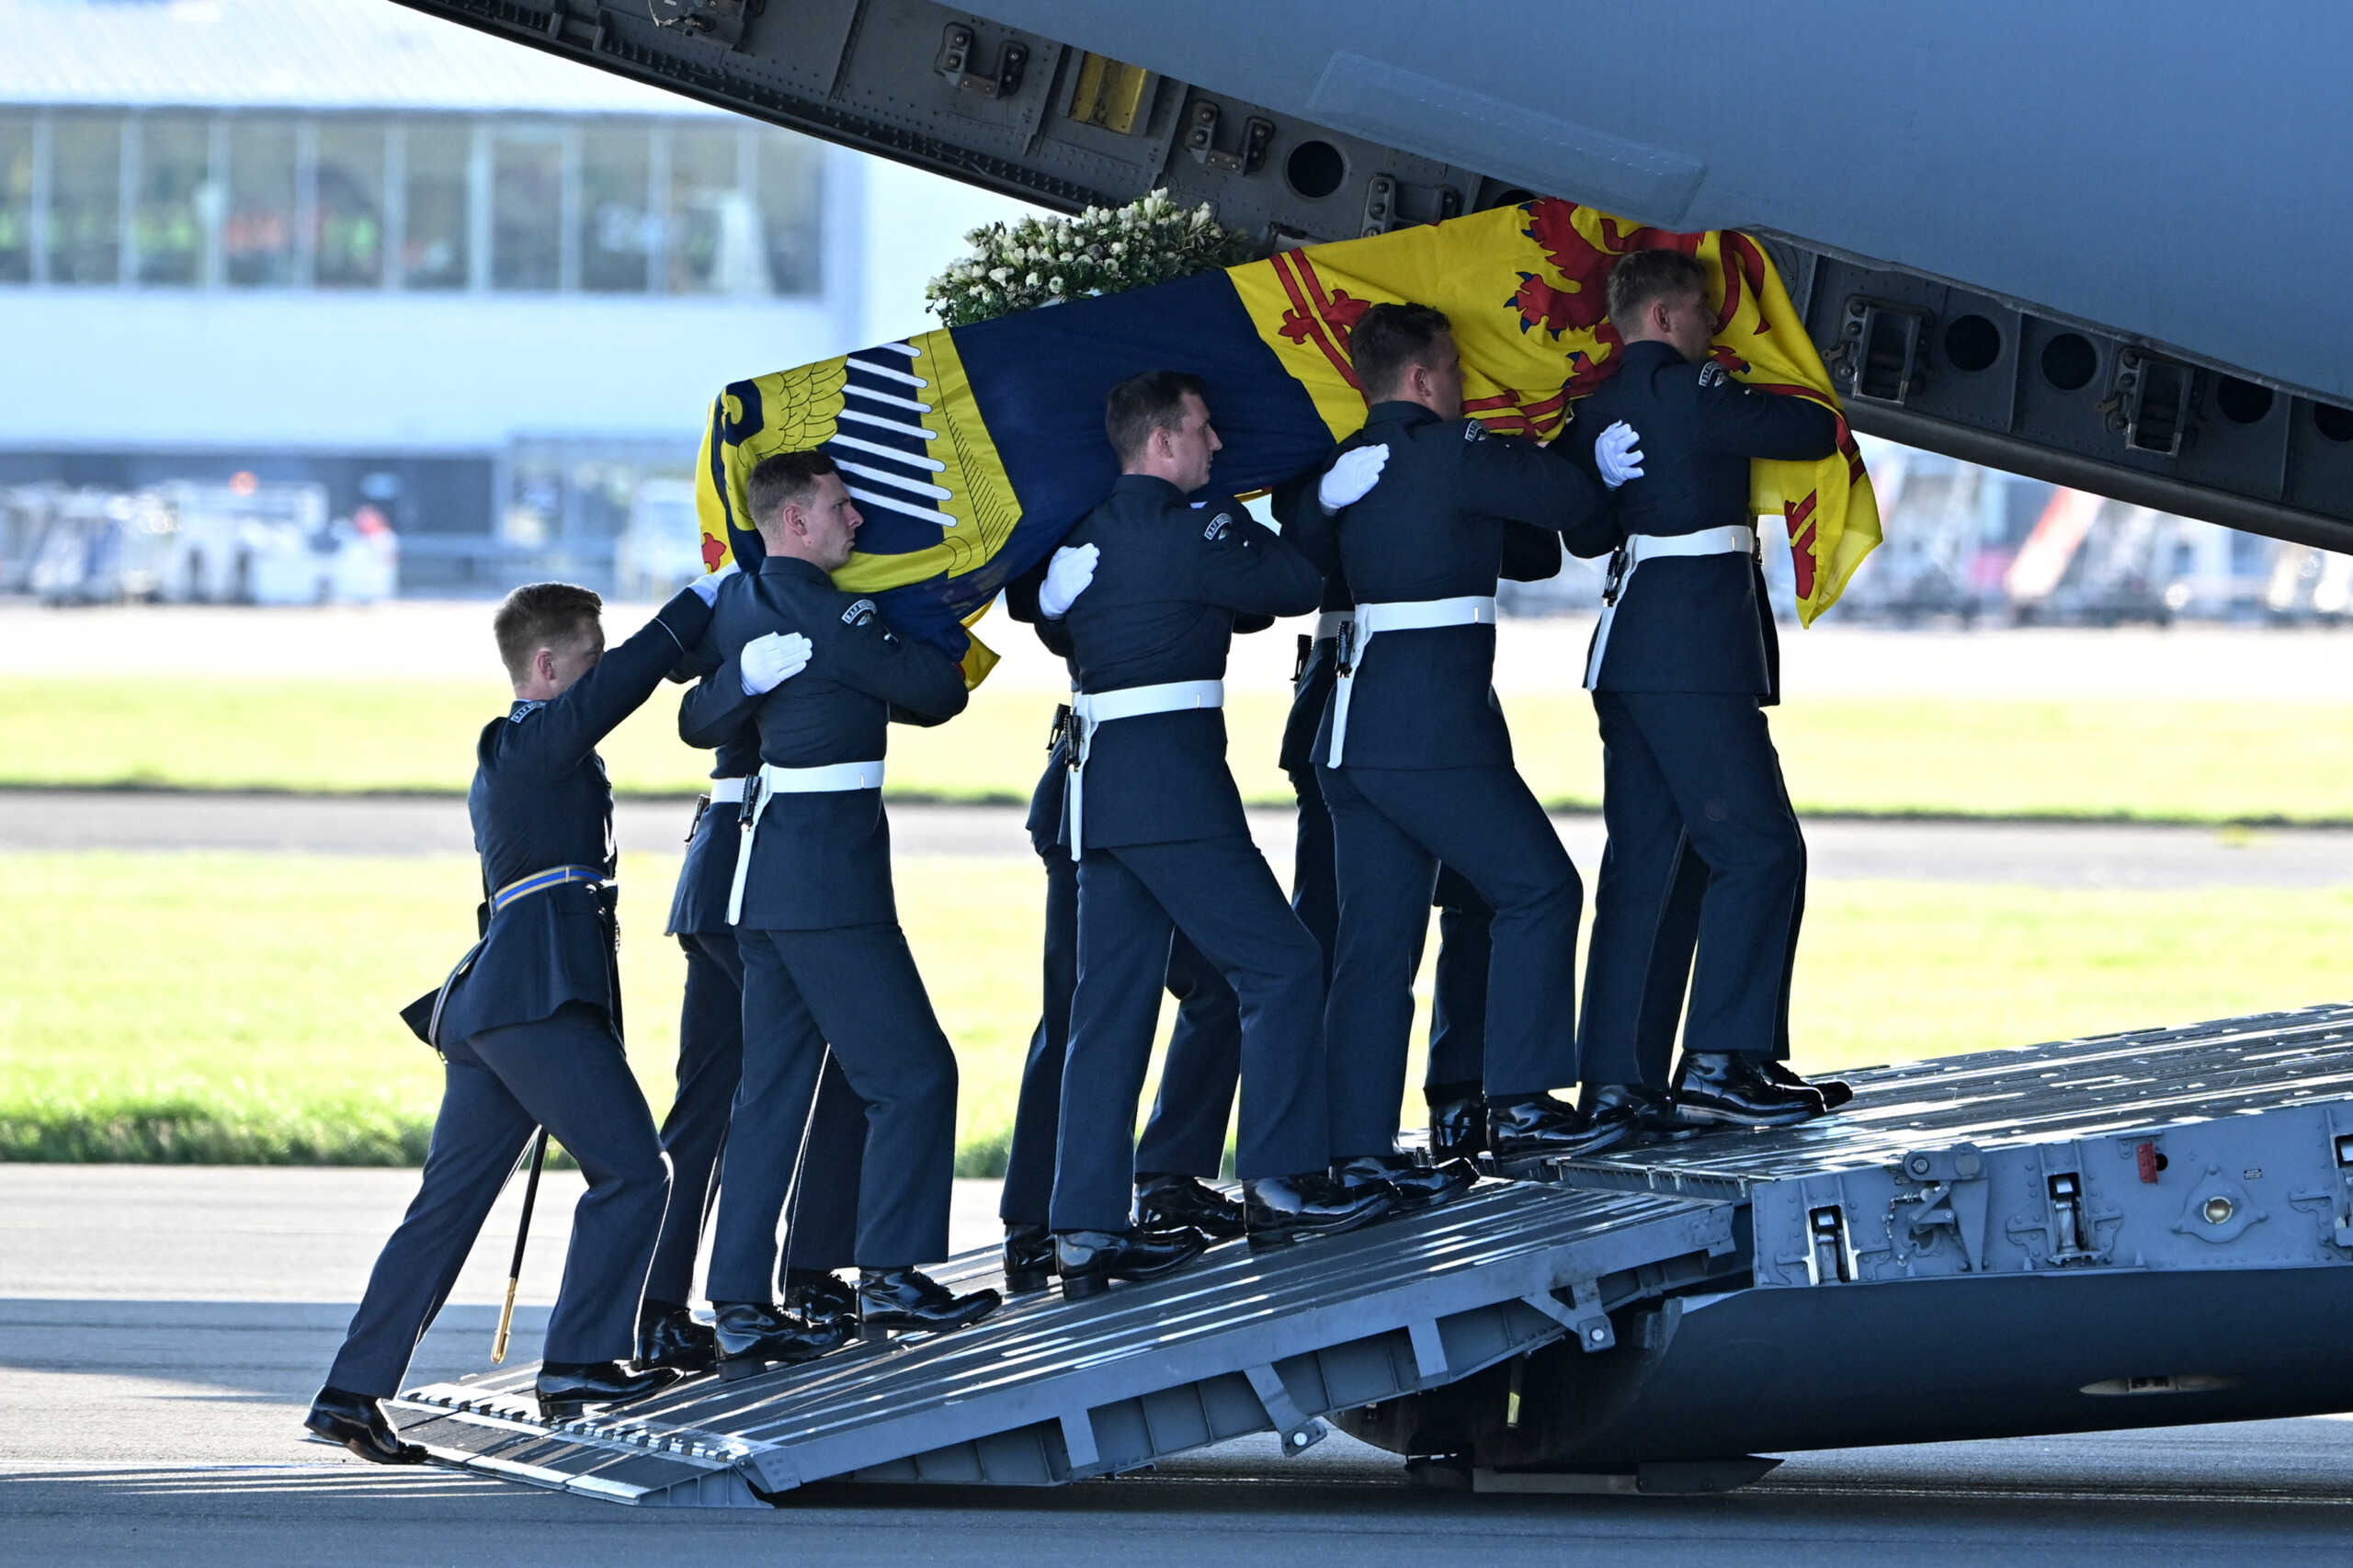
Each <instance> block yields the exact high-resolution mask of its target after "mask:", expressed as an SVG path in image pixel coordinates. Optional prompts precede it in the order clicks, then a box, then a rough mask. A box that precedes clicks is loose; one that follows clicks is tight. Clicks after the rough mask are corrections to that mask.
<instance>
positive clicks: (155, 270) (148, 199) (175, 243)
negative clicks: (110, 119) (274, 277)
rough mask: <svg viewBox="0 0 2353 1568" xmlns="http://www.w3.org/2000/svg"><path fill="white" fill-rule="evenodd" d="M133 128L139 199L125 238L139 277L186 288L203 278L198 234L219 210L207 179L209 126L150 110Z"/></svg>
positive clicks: (200, 235)
mask: <svg viewBox="0 0 2353 1568" xmlns="http://www.w3.org/2000/svg"><path fill="white" fill-rule="evenodd" d="M134 123H135V124H137V126H138V128H139V200H138V203H137V204H136V205H135V206H134V207H133V208H132V209H131V243H132V246H133V248H134V250H135V252H136V254H137V256H138V257H139V281H140V282H142V283H156V284H164V285H167V286H173V287H178V288H189V287H192V286H194V285H196V284H198V283H201V282H203V281H204V234H205V229H206V227H207V226H208V225H209V224H210V222H213V221H214V220H215V219H217V218H218V217H219V215H220V211H221V199H222V197H221V187H219V185H217V184H216V183H214V181H213V178H212V151H211V143H212V128H211V127H210V125H208V124H207V123H206V122H205V121H203V120H201V119H196V118H195V117H193V116H190V115H152V116H149V117H147V118H145V119H140V120H138V121H135V122H134Z"/></svg>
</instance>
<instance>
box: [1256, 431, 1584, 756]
mask: <svg viewBox="0 0 2353 1568" xmlns="http://www.w3.org/2000/svg"><path fill="white" fill-rule="evenodd" d="M1381 443H1386V444H1387V446H1388V448H1389V460H1388V463H1387V464H1386V465H1385V466H1384V467H1383V468H1382V469H1381V482H1380V483H1377V484H1375V485H1374V486H1373V487H1372V489H1371V491H1370V492H1369V493H1368V494H1366V495H1365V497H1364V498H1363V499H1362V500H1360V501H1358V502H1357V503H1356V504H1355V505H1354V506H1347V507H1346V508H1344V509H1342V511H1341V512H1340V514H1339V515H1338V516H1337V517H1325V516H1324V514H1323V510H1322V508H1321V507H1319V506H1313V505H1312V504H1309V505H1302V506H1297V507H1295V508H1294V510H1295V513H1296V517H1297V521H1296V522H1294V523H1291V524H1289V525H1286V531H1287V532H1290V533H1296V535H1297V536H1298V538H1299V540H1300V542H1301V543H1302V546H1303V547H1304V548H1305V549H1306V550H1307V552H1308V554H1309V555H1310V557H1311V558H1312V559H1313V560H1314V561H1315V562H1316V564H1317V565H1318V566H1319V567H1321V568H1322V569H1323V570H1324V574H1325V575H1326V578H1327V580H1328V579H1330V578H1332V577H1334V576H1336V577H1338V578H1339V579H1341V580H1342V581H1343V582H1344V583H1345V584H1346V585H1347V587H1346V588H1345V589H1344V590H1343V591H1344V592H1348V593H1350V594H1351V595H1352V597H1353V601H1354V602H1358V603H1372V604H1391V603H1398V602H1404V601H1412V600H1420V599H1446V598H1454V597H1460V596H1464V595H1490V594H1493V593H1494V592H1495V582H1496V579H1497V577H1498V576H1499V575H1500V574H1501V572H1502V567H1503V559H1504V544H1505V536H1506V530H1507V525H1509V524H1511V523H1514V522H1517V523H1520V524H1523V525H1526V526H1528V527H1529V528H1543V529H1546V530H1548V531H1551V532H1552V533H1555V534H1561V533H1565V534H1567V535H1569V536H1570V545H1571V548H1573V549H1577V548H1579V547H1580V546H1581V545H1583V544H1585V543H1586V542H1588V541H1590V540H1597V539H1599V538H1601V537H1603V536H1604V532H1605V530H1604V529H1603V528H1602V527H1601V526H1600V523H1599V517H1600V515H1601V513H1602V512H1604V511H1605V510H1606V509H1607V500H1606V496H1605V493H1604V492H1603V490H1602V488H1601V484H1600V482H1599V481H1598V480H1597V479H1596V478H1594V476H1593V474H1592V472H1590V470H1589V469H1587V468H1581V467H1579V466H1578V465H1577V464H1576V463H1574V462H1573V461H1571V460H1568V459H1567V458H1566V457H1565V456H1563V454H1561V453H1559V452H1555V451H1552V450H1550V449H1546V448H1542V447H1538V446H1534V445H1531V444H1529V443H1527V442H1523V441H1515V440H1511V439H1509V438H1507V437H1495V436H1490V435H1488V434H1487V430H1486V426H1483V425H1481V424H1479V423H1478V422H1477V421H1476V420H1471V419H1440V418H1439V417H1438V415H1435V414H1433V413H1431V412H1430V411H1429V410H1428V409H1427V408H1424V407H1422V406H1421V405H1420V404H1418V403H1375V404H1373V405H1372V407H1371V408H1370V410H1369V411H1368V412H1367V414H1366V415H1365V423H1364V428H1363V429H1362V430H1360V431H1358V433H1357V434H1356V435H1354V436H1351V437H1348V439H1347V440H1346V441H1344V442H1342V443H1341V447H1340V449H1341V450H1343V451H1346V450H1348V449H1351V448H1355V447H1361V446H1372V445H1378V444H1381ZM1579 552H1580V553H1590V551H1586V550H1583V549H1580V550H1579ZM1494 676H1495V628H1494V627H1493V626H1492V625H1478V626H1449V627H1439V628H1436V629H1432V630H1428V631H1397V632H1384V633H1382V634H1381V635H1379V636H1377V637H1375V638H1374V639H1373V640H1372V641H1371V642H1370V644H1366V645H1364V648H1363V652H1362V653H1360V654H1359V655H1358V662H1357V674H1356V690H1355V693H1354V695H1353V696H1352V697H1351V698H1350V699H1349V710H1348V741H1347V758H1346V760H1347V762H1349V763H1352V764H1356V765H1358V766H1361V767H1409V768H1431V767H1496V766H1506V767H1507V766H1509V764H1510V762H1511V734H1510V732H1509V731H1508V730H1506V728H1505V726H1504V715H1503V709H1502V707H1501V706H1500V705H1499V704H1498V703H1497V702H1496V701H1495V691H1494V689H1493V687H1492V686H1491V684H1490V683H1491V681H1492V680H1493V678H1494ZM1303 684H1304V683H1302V685H1303ZM1316 725H1317V728H1316V733H1315V744H1314V749H1313V756H1314V758H1315V760H1317V761H1318V762H1322V761H1324V759H1325V758H1327V757H1329V756H1330V755H1331V745H1332V736H1331V729H1332V721H1331V713H1330V704H1329V703H1328V702H1326V703H1324V708H1323V710H1322V711H1320V712H1318V713H1317V715H1316Z"/></svg>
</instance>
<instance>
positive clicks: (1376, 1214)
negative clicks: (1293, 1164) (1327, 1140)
mask: <svg viewBox="0 0 2353 1568" xmlns="http://www.w3.org/2000/svg"><path fill="white" fill-rule="evenodd" d="M1242 1209H1243V1213H1244V1216H1245V1220H1246V1221H1247V1223H1248V1224H1249V1227H1250V1229H1249V1237H1250V1244H1251V1245H1252V1246H1254V1247H1265V1246H1278V1245H1280V1244H1282V1243H1285V1242H1298V1241H1305V1240H1306V1239H1307V1238H1308V1237H1310V1236H1336V1235H1338V1234H1339V1233H1341V1232H1343V1231H1353V1230H1355V1229H1356V1228H1357V1227H1358V1226H1359V1225H1370V1224H1371V1223H1372V1222H1373V1221H1375V1220H1378V1219H1381V1218H1382V1217H1383V1216H1385V1215H1388V1214H1392V1213H1394V1212H1395V1211H1396V1209H1397V1191H1396V1189H1395V1188H1394V1187H1391V1186H1390V1185H1389V1184H1388V1183H1387V1182H1385V1181H1384V1182H1367V1183H1363V1184H1361V1185H1360V1186H1358V1187H1346V1186H1343V1185H1342V1184H1341V1183H1339V1182H1336V1181H1335V1180H1333V1179H1332V1177H1331V1175H1330V1173H1328V1172H1325V1171H1307V1172H1305V1173H1303V1174H1302V1175H1299V1176H1260V1177H1258V1178H1257V1179H1256V1180H1255V1181H1245V1182H1244V1183H1243V1184H1242Z"/></svg>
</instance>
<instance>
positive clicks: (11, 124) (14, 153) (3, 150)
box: [0, 115, 35, 283]
mask: <svg viewBox="0 0 2353 1568" xmlns="http://www.w3.org/2000/svg"><path fill="white" fill-rule="evenodd" d="M34 151H35V146H34V128H33V121H32V117H31V116H29V115H0V283H29V282H31V281H32V280H33V153H34Z"/></svg>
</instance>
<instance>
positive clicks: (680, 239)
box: [665, 126, 768, 294]
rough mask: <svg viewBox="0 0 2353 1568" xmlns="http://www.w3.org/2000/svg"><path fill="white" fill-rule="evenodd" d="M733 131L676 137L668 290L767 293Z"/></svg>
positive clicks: (737, 139)
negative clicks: (741, 178)
mask: <svg viewBox="0 0 2353 1568" xmlns="http://www.w3.org/2000/svg"><path fill="white" fill-rule="evenodd" d="M741 140H742V139H741V138H740V137H739V136H738V135H737V134H736V132H735V130H734V128H733V126H729V127H725V128H720V129H712V130H707V131H706V130H699V129H698V130H692V131H687V130H679V131H672V132H670V211H669V215H668V217H669V221H668V222H667V223H666V224H665V238H666V239H667V240H668V243H669V252H670V278H669V284H670V288H669V291H670V292H671V293H673V294H765V293H767V291H768V290H767V258H766V257H765V256H762V255H761V254H760V240H759V232H758V225H757V224H756V222H755V217H756V214H755V213H754V212H753V210H752V203H751V200H750V199H749V198H748V197H747V196H746V195H745V192H744V189H743V186H742V182H741V180H740V177H739V175H740V167H739V166H740V165H741V164H742V162H743V156H742V148H741V146H740V144H739V143H740V142H741Z"/></svg>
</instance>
